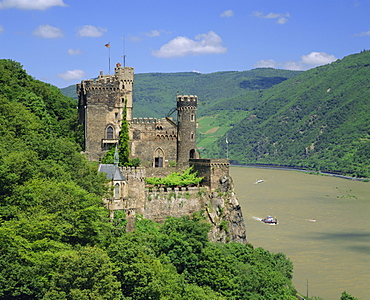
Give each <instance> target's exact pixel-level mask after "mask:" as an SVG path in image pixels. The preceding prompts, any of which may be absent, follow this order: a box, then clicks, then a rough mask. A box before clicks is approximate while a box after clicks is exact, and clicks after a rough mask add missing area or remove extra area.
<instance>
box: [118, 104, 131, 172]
mask: <svg viewBox="0 0 370 300" xmlns="http://www.w3.org/2000/svg"><path fill="white" fill-rule="evenodd" d="M126 117H127V114H126V106H125V107H124V109H123V113H122V124H121V131H120V132H119V145H118V153H119V162H120V165H121V166H126V165H128V164H129V163H130V159H129V158H130V145H129V142H130V138H129V134H128V129H129V128H128V122H127V120H126Z"/></svg>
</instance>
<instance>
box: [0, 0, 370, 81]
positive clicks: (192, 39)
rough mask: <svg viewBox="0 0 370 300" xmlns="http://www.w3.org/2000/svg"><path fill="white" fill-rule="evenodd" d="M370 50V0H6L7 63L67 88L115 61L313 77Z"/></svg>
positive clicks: (148, 68) (2, 12)
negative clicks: (319, 68) (304, 72)
mask: <svg viewBox="0 0 370 300" xmlns="http://www.w3.org/2000/svg"><path fill="white" fill-rule="evenodd" d="M369 44H370V1H369V0H131V1H127V0H0V59H3V58H5V59H11V60H14V61H17V62H19V63H21V64H22V65H23V67H24V68H25V69H26V71H27V72H28V74H30V75H31V76H33V77H34V78H36V79H38V80H41V81H44V82H47V83H50V84H53V85H55V86H57V87H60V88H63V87H66V86H69V85H72V84H75V83H78V82H80V81H81V80H85V79H89V78H94V77H97V76H98V75H99V73H100V71H103V73H104V74H109V72H110V73H112V72H113V70H114V66H115V65H116V63H121V64H122V65H123V64H125V65H126V66H129V67H134V69H135V74H138V73H173V72H200V73H203V74H204V73H213V72H219V71H244V70H251V69H254V68H260V67H272V68H276V69H287V70H308V69H310V68H313V67H316V66H319V65H323V64H328V63H330V62H332V61H335V60H337V59H342V58H343V57H345V56H347V55H350V54H354V53H358V52H361V51H362V50H365V49H366V50H367V49H369V48H370V47H369ZM108 46H109V47H108ZM124 56H125V58H124Z"/></svg>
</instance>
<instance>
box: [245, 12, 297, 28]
mask: <svg viewBox="0 0 370 300" xmlns="http://www.w3.org/2000/svg"><path fill="white" fill-rule="evenodd" d="M252 15H253V16H255V17H257V18H262V19H277V20H276V23H278V24H281V25H282V24H285V23H286V22H288V18H290V14H289V13H285V14H277V13H269V14H267V15H264V14H263V13H262V12H259V11H255V12H254V13H253V14H252Z"/></svg>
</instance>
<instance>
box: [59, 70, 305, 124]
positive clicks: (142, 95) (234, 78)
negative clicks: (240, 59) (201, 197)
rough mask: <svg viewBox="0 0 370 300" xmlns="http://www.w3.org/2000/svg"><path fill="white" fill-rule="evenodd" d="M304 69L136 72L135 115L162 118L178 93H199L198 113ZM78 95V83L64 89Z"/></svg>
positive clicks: (68, 94) (171, 106) (72, 94)
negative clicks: (208, 72) (203, 72)
mask: <svg viewBox="0 0 370 300" xmlns="http://www.w3.org/2000/svg"><path fill="white" fill-rule="evenodd" d="M300 73H301V72H299V71H288V70H275V69H270V68H261V69H254V70H249V71H225V72H216V73H210V74H201V73H196V72H180V73H141V74H135V82H134V111H133V114H134V117H156V118H162V117H164V116H166V115H167V113H168V112H169V111H170V110H171V109H172V108H173V107H175V106H176V104H175V99H176V93H177V92H179V93H180V94H183V95H197V96H198V99H199V101H200V105H199V108H198V116H203V115H204V114H208V113H209V112H208V111H207V110H209V107H210V106H213V105H214V104H215V103H218V102H220V101H221V102H222V101H224V100H226V99H229V98H232V97H235V96H240V95H247V94H249V93H250V92H252V91H256V90H260V89H266V88H269V87H271V86H273V85H275V84H277V83H280V82H282V81H284V80H287V79H289V78H292V77H294V76H297V75H298V74H300ZM61 91H62V93H63V94H64V95H66V96H69V97H73V98H76V99H77V94H76V87H75V85H71V86H68V87H66V88H63V89H61Z"/></svg>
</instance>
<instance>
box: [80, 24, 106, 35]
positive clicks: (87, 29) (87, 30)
mask: <svg viewBox="0 0 370 300" xmlns="http://www.w3.org/2000/svg"><path fill="white" fill-rule="evenodd" d="M107 31H108V30H107V29H106V28H101V27H95V26H92V25H84V26H82V27H80V28H79V29H78V36H79V37H100V36H102V35H103V34H104V32H107Z"/></svg>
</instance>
